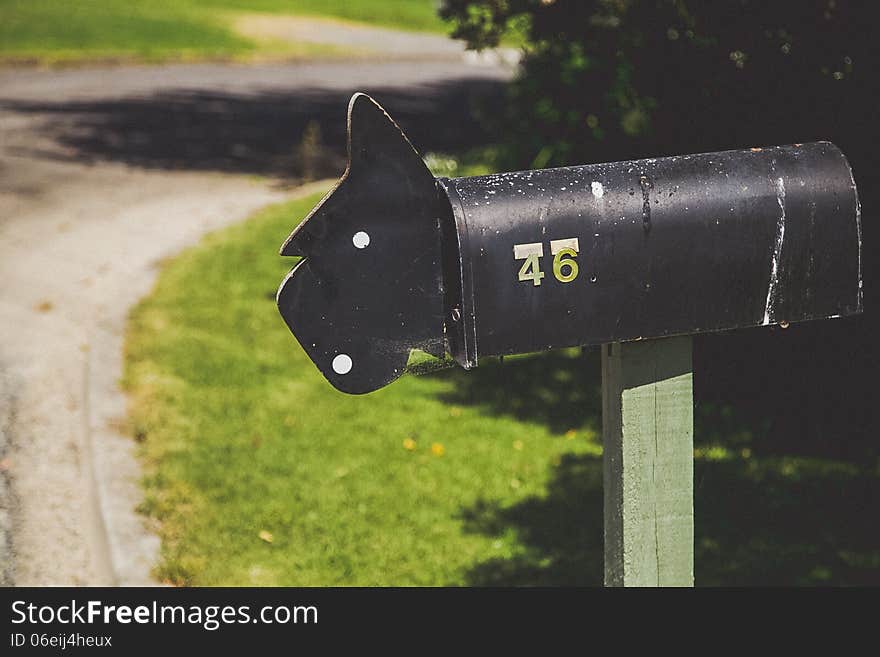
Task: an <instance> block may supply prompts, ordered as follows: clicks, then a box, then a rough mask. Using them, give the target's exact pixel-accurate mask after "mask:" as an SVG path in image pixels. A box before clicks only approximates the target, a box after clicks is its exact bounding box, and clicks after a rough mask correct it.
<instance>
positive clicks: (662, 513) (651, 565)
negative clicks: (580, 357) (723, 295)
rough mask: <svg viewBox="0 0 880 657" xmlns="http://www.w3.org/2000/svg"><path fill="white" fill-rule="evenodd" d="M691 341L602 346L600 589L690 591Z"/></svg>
mask: <svg viewBox="0 0 880 657" xmlns="http://www.w3.org/2000/svg"><path fill="white" fill-rule="evenodd" d="M693 408H694V402H693V362H692V353H691V338H690V337H689V336H679V337H673V338H663V339H660V340H645V341H638V342H627V343H622V344H621V343H614V344H608V345H603V346H602V437H603V443H604V457H603V479H604V488H605V491H604V492H605V585H606V586H693V583H694V439H693V436H694V411H693Z"/></svg>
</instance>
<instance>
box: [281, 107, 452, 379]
mask: <svg viewBox="0 0 880 657" xmlns="http://www.w3.org/2000/svg"><path fill="white" fill-rule="evenodd" d="M348 152H349V162H348V168H347V169H346V171H345V173H344V174H343V176H342V178H341V179H340V181H339V183H337V185H336V187H335V188H334V189H333V190H331V191H330V192H329V193H328V194H327V195H326V196H325V197H324V198H323V199H322V200H321V202H320V203H319V204H318V205H317V206H316V207H315V208H314V209H313V210H312V211H311V213H309V215H308V216H307V217H306V218H305V220H303V222H302V223H301V224H300V225H299V226H297V228H296V229H295V230H294V231H293V233H291V235H290V237H288V239H287V241H286V242H285V243H284V245H283V246H282V248H281V255H299V256H303V258H304V259H303V260H302V261H300V262H299V263H298V264H297V266H296V267H295V268H294V269H293V271H291V272H290V274H288V276H287V278H285V279H284V282H283V283H282V284H281V287H280V289H279V290H278V297H277V302H278V308H279V310H280V312H281V315H282V317H283V318H284V321H285V322H286V323H287V325H288V327H289V328H290V330H291V332H292V333H293V334H294V336H296V338H297V340H298V341H299V343H300V344H301V345H302V347H303V349H304V350H305V351H306V353H307V354H308V355H309V357H310V358H311V359H312V360H313V361H314V362H315V365H317V367H318V369H319V370H321V372H322V373H323V374H324V376H326V377H327V379H328V380H329V381H330V383H332V384H333V385H334V386H335V387H336V388H338V389H339V390H342V391H344V392H350V393H363V392H370V391H372V390H376V389H378V388H380V387H382V386H384V385H386V384H387V383H390V382H391V381H393V380H394V379H396V378H397V377H399V376H400V375H401V374H402V373H403V369H404V367H405V366H406V362H407V360H408V358H409V353H410V350H411V349H421V350H423V351H427V352H429V353H432V354H435V355H442V354H443V353H444V350H445V349H444V340H443V296H442V272H441V266H440V230H439V225H440V221H441V214H442V213H444V212H446V213H447V214H448V212H449V210H448V203H447V204H446V206H443V205H442V204H441V203H440V202H439V200H440V196H439V195H438V193H437V187H436V182H435V180H434V177H433V176H432V175H431V172H430V171H429V170H428V168H427V167H426V166H425V163H424V162H423V161H422V159H421V157H420V156H419V154H418V153H417V152H416V151H415V149H414V148H413V146H412V144H410V142H409V140H408V139H407V138H406V137H405V136H404V134H403V132H401V130H400V128H399V127H398V126H397V124H396V123H394V121H392V120H391V117H389V116H388V114H387V113H386V112H385V110H383V109H382V108H381V107H380V106H379V105H378V104H377V103H376V102H375V101H374V100H373V99H372V98H370V97H369V96H366V95H364V94H355V95H354V96H353V97H352V99H351V102H350V103H349V106H348ZM444 207H445V210H444Z"/></svg>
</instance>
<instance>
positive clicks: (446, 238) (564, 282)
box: [278, 94, 862, 393]
mask: <svg viewBox="0 0 880 657" xmlns="http://www.w3.org/2000/svg"><path fill="white" fill-rule="evenodd" d="M348 128H349V168H348V169H347V170H346V172H345V174H344V175H343V177H342V179H341V180H340V182H339V183H338V185H337V186H336V188H334V190H332V191H331V192H330V193H329V194H328V195H327V196H326V197H325V198H324V199H323V200H322V201H321V203H319V205H318V206H317V207H316V208H315V209H314V210H313V211H312V213H311V214H310V215H309V216H308V217H307V218H306V219H305V220H304V221H303V222H302V223H301V224H300V225H299V226H298V227H297V228H296V229H295V230H294V231H293V233H292V234H291V236H290V237H289V238H288V240H287V242H285V245H284V246H283V247H282V255H300V256H302V260H301V261H300V262H299V263H298V264H297V266H296V267H295V268H294V269H293V270H292V271H291V273H290V274H289V275H288V276H287V278H285V280H284V281H283V283H282V285H281V288H280V289H279V291H278V307H279V310H280V311H281V314H282V316H283V318H284V320H285V322H286V323H287V324H288V326H289V327H290V329H291V331H292V332H293V334H294V335H295V336H296V337H297V339H298V340H299V342H300V344H302V346H303V348H304V349H305V351H306V352H307V353H308V354H309V356H310V357H311V358H312V360H313V361H314V362H315V364H316V365H317V367H318V369H319V370H321V372H322V373H323V374H324V375H325V376H326V377H327V379H328V380H329V381H330V382H331V383H332V384H333V385H334V386H335V387H337V388H338V389H340V390H342V391H344V392H350V393H364V392H370V391H372V390H376V389H378V388H380V387H382V386H384V385H386V384H387V383H389V382H391V381H393V380H394V379H396V378H397V377H398V376H400V374H401V373H402V372H403V369H404V367H405V365H406V361H407V358H408V356H409V352H410V350H411V349H422V350H424V351H427V352H429V353H432V354H434V355H437V356H442V355H443V354H444V353H449V354H451V355H452V356H453V358H455V360H456V361H457V362H458V363H459V364H461V365H462V366H463V367H465V368H471V367H476V366H477V365H478V364H479V362H480V359H481V358H484V357H487V356H498V355H507V354H515V353H525V352H533V351H542V350H547V349H552V348H557V347H566V346H575V345H592V344H603V343H609V342H620V341H629V340H637V339H644V338H656V337H662V336H668V335H676V334H693V333H701V332H706V331H722V330H727V329H734V328H743V327H751V326H764V325H768V324H779V323H786V324H787V323H792V322H798V321H804V320H809V319H822V318H831V317H840V316H845V315H851V314H855V313H859V312H861V309H862V285H861V226H860V211H859V203H858V196H857V191H856V186H855V182H854V179H853V176H852V172H851V170H850V167H849V164H848V163H847V161H846V158H845V157H844V155H843V154H842V153H841V152H840V150H839V149H838V148H837V147H836V146H834V145H833V144H831V143H829V142H818V143H811V144H795V145H790V146H779V147H771V148H760V149H757V148H755V149H746V150H741V151H726V152H721V153H704V154H699V155H683V156H677V157H663V158H652V159H646V160H636V161H628V162H614V163H609V164H594V165H586V166H577V167H565V168H558V169H546V170H539V171H522V172H513V173H501V174H493V175H489V176H478V177H472V178H449V179H434V177H433V176H432V175H431V174H430V172H429V171H428V169H427V168H426V167H425V165H424V163H423V161H422V160H421V158H420V157H419V156H418V154H417V153H416V151H415V150H414V149H413V147H412V145H411V144H410V143H409V141H408V140H407V139H406V137H405V136H404V135H403V133H402V132H401V131H400V128H398V127H397V125H396V124H395V123H394V122H393V121H392V120H391V118H390V117H389V116H388V115H387V114H386V113H385V112H384V110H382V108H381V107H380V106H379V105H378V104H377V103H375V101H373V100H372V99H371V98H369V97H368V96H365V95H363V94H357V95H355V96H354V97H353V98H352V101H351V103H350V105H349V126H348ZM340 364H341V365H340Z"/></svg>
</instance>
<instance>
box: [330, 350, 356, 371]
mask: <svg viewBox="0 0 880 657" xmlns="http://www.w3.org/2000/svg"><path fill="white" fill-rule="evenodd" d="M351 365H352V363H351V356H349V355H348V354H339V355H338V356H337V357H336V358H334V359H333V371H334V372H336V373H337V374H348V373H349V372H351Z"/></svg>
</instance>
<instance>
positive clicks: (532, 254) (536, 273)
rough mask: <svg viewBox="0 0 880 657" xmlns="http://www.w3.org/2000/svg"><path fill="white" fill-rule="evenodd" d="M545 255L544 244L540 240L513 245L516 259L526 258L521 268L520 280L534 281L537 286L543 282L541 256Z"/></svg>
mask: <svg viewBox="0 0 880 657" xmlns="http://www.w3.org/2000/svg"><path fill="white" fill-rule="evenodd" d="M543 255H544V245H543V244H541V243H540V242H533V243H531V244H515V245H514V246H513V257H514V259H515V260H525V262H524V263H523V264H522V267H520V268H519V280H521V281H532V283H534V285H535V286H538V285H540V284H541V279H542V278H544V272H542V271H541V257H542V256H543ZM530 270H531V271H530Z"/></svg>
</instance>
